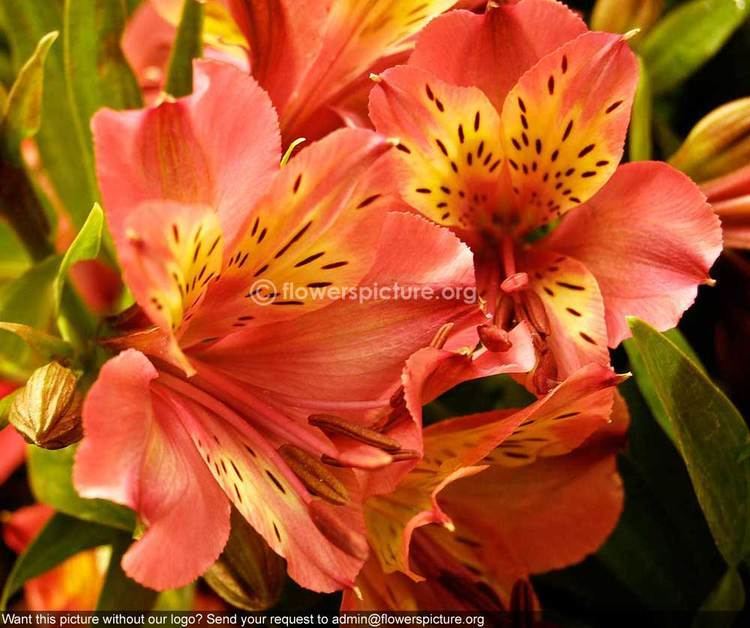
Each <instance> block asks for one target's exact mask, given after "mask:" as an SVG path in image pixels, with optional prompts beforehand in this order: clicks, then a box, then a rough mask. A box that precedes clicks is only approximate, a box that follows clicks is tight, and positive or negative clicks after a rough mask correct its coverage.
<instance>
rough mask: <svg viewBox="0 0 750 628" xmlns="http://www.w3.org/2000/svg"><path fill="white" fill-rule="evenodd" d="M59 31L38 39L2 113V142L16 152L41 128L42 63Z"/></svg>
mask: <svg viewBox="0 0 750 628" xmlns="http://www.w3.org/2000/svg"><path fill="white" fill-rule="evenodd" d="M57 36H58V32H57V31H52V32H51V33H47V34H46V35H45V36H44V37H42V38H41V39H40V40H39V43H38V44H37V46H36V49H35V50H34V54H33V55H31V58H30V59H29V60H28V61H27V62H26V63H25V64H24V65H23V67H22V68H21V70H20V72H19V73H18V77H17V78H16V81H15V83H13V87H12V88H11V90H10V94H9V95H8V101H7V103H6V107H5V110H4V112H3V118H4V119H3V130H4V132H5V134H6V137H5V142H6V144H8V145H9V147H10V149H11V150H16V149H17V148H18V145H19V144H20V143H21V140H24V139H26V138H27V137H32V136H34V135H36V134H37V132H38V131H39V127H40V126H41V125H42V95H43V94H44V63H45V61H46V60H47V53H48V52H49V49H50V46H52V44H53V43H55V40H56V39H57Z"/></svg>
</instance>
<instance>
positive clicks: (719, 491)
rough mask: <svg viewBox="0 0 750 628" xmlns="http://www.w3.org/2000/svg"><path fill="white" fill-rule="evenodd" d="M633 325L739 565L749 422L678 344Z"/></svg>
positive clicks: (702, 492) (744, 532) (715, 523)
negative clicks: (740, 458) (742, 453)
mask: <svg viewBox="0 0 750 628" xmlns="http://www.w3.org/2000/svg"><path fill="white" fill-rule="evenodd" d="M629 324H630V329H631V331H632V332H633V339H634V344H635V345H636V347H637V348H638V351H639V352H640V355H641V358H642V360H643V366H644V369H645V373H646V374H647V375H648V377H649V378H650V379H651V381H652V382H653V386H654V393H655V395H656V396H657V397H658V399H659V402H660V403H661V405H662V407H663V410H664V413H665V415H666V416H667V417H668V420H669V422H670V423H671V426H672V429H673V433H674V437H675V441H676V443H677V445H678V449H679V451H680V453H681V454H682V457H683V459H684V461H685V464H686V466H687V469H688V473H689V474H690V479H691V482H692V484H693V488H694V489H695V493H696V496H697V497H698V502H699V503H700V506H701V508H702V510H703V513H704V515H705V517H706V521H707V523H708V525H709V527H710V529H711V533H712V535H713V537H714V540H715V542H716V545H717V547H718V548H719V551H720V552H721V554H722V556H723V557H724V559H725V560H726V561H727V563H728V564H729V565H730V566H736V565H737V564H738V563H739V562H740V561H741V560H742V558H743V556H744V554H745V552H746V549H747V548H746V538H747V536H748V527H749V524H748V507H749V506H750V501H749V499H748V498H749V497H750V463H748V462H738V456H739V453H740V451H741V449H742V447H743V446H744V445H745V444H746V443H747V442H748V428H747V425H746V424H745V422H744V420H743V418H742V416H741V415H740V413H739V412H738V411H737V409H736V408H735V407H734V406H733V405H732V403H731V402H730V401H729V399H727V397H726V396H725V395H724V393H722V392H721V391H720V390H719V389H718V388H717V387H716V386H715V385H714V384H713V383H712V382H711V380H710V379H709V378H708V376H707V375H706V373H705V372H704V371H703V370H702V369H700V368H699V367H698V366H696V364H695V362H694V361H693V360H691V359H690V358H689V357H688V356H687V355H686V354H685V353H684V352H683V351H681V350H680V349H679V348H678V346H677V345H676V344H675V343H674V342H672V341H670V340H669V339H668V338H666V337H665V336H663V335H662V334H660V333H659V332H657V331H656V330H655V329H653V328H652V327H650V326H648V325H647V324H646V323H644V322H643V321H640V320H637V319H631V320H630V321H629Z"/></svg>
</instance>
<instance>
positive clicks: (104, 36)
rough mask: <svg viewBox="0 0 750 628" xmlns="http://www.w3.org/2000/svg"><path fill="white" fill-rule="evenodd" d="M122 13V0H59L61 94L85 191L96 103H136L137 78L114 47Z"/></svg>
mask: <svg viewBox="0 0 750 628" xmlns="http://www.w3.org/2000/svg"><path fill="white" fill-rule="evenodd" d="M126 17H127V5H126V3H125V1H124V0H65V9H64V16H63V21H64V31H63V32H64V38H63V48H64V51H63V62H64V67H65V76H66V79H67V81H66V86H67V96H68V99H69V102H70V108H71V111H72V113H73V119H74V122H75V129H76V131H77V133H78V136H79V142H80V145H81V147H82V148H83V150H82V156H83V158H84V160H85V161H84V163H83V164H82V166H83V167H82V170H83V174H84V176H86V177H87V179H88V181H89V187H90V189H91V190H97V182H96V176H95V173H94V155H93V148H92V147H93V139H92V135H91V129H90V123H91V118H92V116H93V115H94V113H95V112H96V111H97V110H98V109H100V108H101V107H111V108H113V109H136V108H138V107H140V106H141V105H142V99H141V91H140V88H139V87H138V82H137V80H136V78H135V75H134V74H133V71H132V70H131V68H130V66H129V65H128V62H127V61H126V59H125V55H124V54H123V52H122V49H121V47H120V39H121V38H122V33H123V30H124V28H125V20H126ZM93 200H95V199H91V201H93ZM89 205H90V202H89Z"/></svg>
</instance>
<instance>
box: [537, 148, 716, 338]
mask: <svg viewBox="0 0 750 628" xmlns="http://www.w3.org/2000/svg"><path fill="white" fill-rule="evenodd" d="M540 244H541V245H542V246H544V247H548V248H549V250H552V251H559V252H560V253H562V254H564V255H569V256H571V257H572V258H575V259H577V260H579V261H581V262H582V263H584V264H585V265H586V268H587V269H588V270H589V271H590V272H591V273H592V275H593V276H594V277H596V281H597V283H598V285H599V287H600V289H601V293H602V297H603V299H604V307H605V312H606V321H607V331H608V344H609V346H611V347H616V346H617V345H618V344H619V343H620V342H621V341H622V340H623V339H624V338H627V337H628V336H630V330H629V329H628V325H627V321H626V317H627V316H637V317H639V318H641V319H643V320H645V321H646V322H648V323H649V324H650V325H652V326H654V327H657V328H658V329H660V330H666V329H670V328H672V327H674V326H675V325H676V324H677V322H678V321H679V320H680V317H681V316H682V313H683V312H684V311H685V310H686V309H687V308H688V307H689V306H690V305H691V304H692V303H693V301H694V299H695V296H696V294H697V292H698V286H699V285H700V284H705V283H710V282H711V279H710V277H709V274H708V272H709V270H710V268H711V265H712V264H713V263H714V261H715V260H716V258H717V257H718V255H719V253H720V252H721V247H722V234H721V228H720V225H719V220H718V218H717V217H716V215H715V214H714V212H713V211H712V208H711V206H709V205H708V203H706V200H705V197H704V196H703V194H702V193H701V190H700V189H699V188H698V186H697V185H695V184H694V183H693V182H692V181H691V180H690V179H689V178H688V177H687V176H685V175H684V174H682V173H681V172H678V171H677V170H675V169H674V168H672V167H671V166H669V165H667V164H665V163H660V162H637V163H631V164H625V165H624V166H621V167H620V168H618V169H617V172H616V173H615V174H614V176H613V177H612V178H611V179H610V180H609V182H608V183H607V184H606V185H605V186H604V187H603V188H602V189H601V190H600V191H599V193H597V194H596V196H594V197H593V198H592V199H591V200H590V201H589V202H588V203H586V204H585V205H584V206H583V207H580V208H578V209H576V210H575V211H573V212H571V213H570V214H568V215H567V216H566V217H565V218H564V219H563V221H562V222H561V224H560V225H559V227H558V228H557V229H555V231H553V232H552V234H551V235H550V237H549V239H548V240H546V241H542V242H540Z"/></svg>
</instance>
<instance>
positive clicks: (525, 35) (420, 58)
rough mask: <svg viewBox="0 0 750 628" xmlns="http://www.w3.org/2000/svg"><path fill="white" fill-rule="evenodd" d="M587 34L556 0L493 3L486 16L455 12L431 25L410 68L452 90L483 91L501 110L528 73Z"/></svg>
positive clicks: (412, 59)
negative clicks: (454, 87) (424, 72)
mask: <svg viewBox="0 0 750 628" xmlns="http://www.w3.org/2000/svg"><path fill="white" fill-rule="evenodd" d="M484 4H488V3H486V2H485V3H484ZM497 4H499V5H500V6H496V5H497ZM585 32H586V24H585V23H584V22H583V20H582V19H581V18H580V17H579V16H578V15H576V14H575V13H574V12H573V11H571V10H570V9H569V8H568V7H566V6H565V5H564V4H562V3H561V2H556V1H555V0H521V2H502V3H490V6H489V7H488V10H487V11H486V12H484V13H482V14H476V13H470V12H468V11H451V12H449V13H447V14H445V15H443V16H441V17H439V18H437V19H435V20H433V21H432V22H431V23H430V24H428V25H427V26H426V27H425V29H424V30H423V31H422V33H421V34H420V36H419V39H418V42H417V46H416V48H415V50H414V54H412V56H411V58H410V59H409V65H413V66H415V67H419V68H422V69H425V70H429V71H430V72H432V73H433V74H435V76H437V77H439V78H441V79H443V80H444V81H447V82H449V83H452V84H453V85H465V86H466V85H474V86H476V87H479V88H480V89H481V90H482V91H483V92H484V93H485V94H486V95H487V97H488V98H489V99H490V100H491V101H492V103H493V104H494V105H495V107H496V108H497V109H498V111H499V110H500V109H502V106H503V102H504V101H505V96H506V95H507V93H508V92H509V91H510V90H511V89H512V88H513V86H514V85H515V84H516V82H517V81H518V79H519V78H520V77H521V75H522V74H523V73H524V72H526V70H528V69H529V68H530V67H531V66H533V65H534V64H535V63H536V62H537V61H538V60H539V59H541V58H542V57H543V56H544V55H546V54H548V53H550V52H552V51H553V50H555V49H557V48H559V47H560V46H562V45H563V44H564V43H565V42H567V41H570V40H572V39H575V38H576V37H578V35H580V34H582V33H585Z"/></svg>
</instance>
